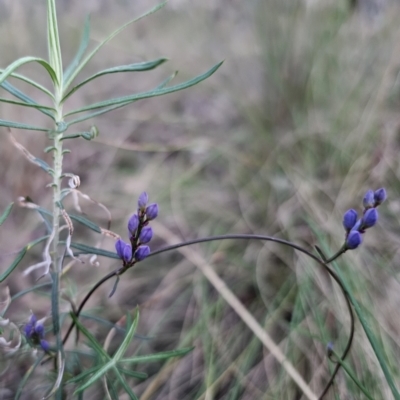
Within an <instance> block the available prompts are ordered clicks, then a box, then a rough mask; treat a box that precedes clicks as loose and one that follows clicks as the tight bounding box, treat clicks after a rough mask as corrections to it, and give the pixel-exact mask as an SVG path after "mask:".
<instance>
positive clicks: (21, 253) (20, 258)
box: [0, 247, 27, 282]
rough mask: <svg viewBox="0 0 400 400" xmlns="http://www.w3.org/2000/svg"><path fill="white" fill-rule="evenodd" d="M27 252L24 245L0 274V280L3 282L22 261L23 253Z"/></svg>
mask: <svg viewBox="0 0 400 400" xmlns="http://www.w3.org/2000/svg"><path fill="white" fill-rule="evenodd" d="M26 252H27V248H26V247H24V248H23V249H22V250H21V251H20V252H19V253H18V255H17V257H16V258H15V259H14V261H13V262H12V264H11V265H10V266H9V267H8V269H7V270H6V271H5V272H3V273H2V274H1V275H0V282H3V281H4V280H5V279H6V278H7V277H8V276H9V275H10V274H11V272H13V271H14V269H15V268H16V267H17V266H18V264H19V263H20V262H21V261H22V259H23V258H24V256H25V254H26Z"/></svg>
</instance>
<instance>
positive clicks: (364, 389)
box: [333, 352, 374, 400]
mask: <svg viewBox="0 0 400 400" xmlns="http://www.w3.org/2000/svg"><path fill="white" fill-rule="evenodd" d="M333 354H334V355H335V362H338V363H339V364H340V365H341V366H342V368H343V369H344V370H345V371H346V373H347V375H349V377H350V379H351V380H352V381H353V382H354V383H355V384H356V385H357V386H358V387H359V388H360V390H361V391H362V392H363V393H364V394H365V396H366V397H367V398H368V399H369V400H374V399H373V398H372V397H371V396H370V394H369V393H368V390H367V389H366V388H365V387H364V385H363V384H362V383H361V382H360V381H359V380H358V379H357V377H356V375H355V374H354V372H353V371H352V369H351V368H350V366H348V365H347V363H345V362H344V361H343V360H342V359H341V358H340V357H339V355H338V354H336V353H335V352H333Z"/></svg>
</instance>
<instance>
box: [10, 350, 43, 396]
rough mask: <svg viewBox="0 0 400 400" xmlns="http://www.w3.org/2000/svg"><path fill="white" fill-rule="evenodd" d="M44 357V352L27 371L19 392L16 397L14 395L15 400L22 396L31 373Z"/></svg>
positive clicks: (20, 383) (19, 386)
mask: <svg viewBox="0 0 400 400" xmlns="http://www.w3.org/2000/svg"><path fill="white" fill-rule="evenodd" d="M43 358H44V354H42V355H41V356H39V357H38V358H37V359H36V361H35V362H34V363H33V365H32V366H31V367H30V368H29V369H28V371H27V372H26V373H25V375H24V377H23V378H22V379H21V381H20V382H19V385H18V389H17V393H16V394H15V397H14V399H15V400H19V398H20V397H21V394H22V392H23V390H24V386H25V385H26V383H27V382H28V380H29V378H30V377H31V375H32V374H33V372H34V371H35V369H36V367H37V366H38V365H39V364H40V363H41V362H42V360H43Z"/></svg>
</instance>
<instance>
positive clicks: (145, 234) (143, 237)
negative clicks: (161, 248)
mask: <svg viewBox="0 0 400 400" xmlns="http://www.w3.org/2000/svg"><path fill="white" fill-rule="evenodd" d="M152 237H153V229H151V226H145V227H143V228H142V231H141V232H140V236H139V241H140V243H141V244H145V243H149V242H150V240H151V238H152Z"/></svg>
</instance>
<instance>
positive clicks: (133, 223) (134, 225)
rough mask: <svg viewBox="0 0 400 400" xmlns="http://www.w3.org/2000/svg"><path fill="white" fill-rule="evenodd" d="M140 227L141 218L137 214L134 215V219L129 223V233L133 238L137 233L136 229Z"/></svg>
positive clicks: (130, 219) (131, 218)
mask: <svg viewBox="0 0 400 400" xmlns="http://www.w3.org/2000/svg"><path fill="white" fill-rule="evenodd" d="M138 226H139V217H138V216H137V214H133V215H132V217H130V218H129V222H128V231H129V233H130V234H131V235H132V236H133V235H134V234H135V232H136V229H137V228H138Z"/></svg>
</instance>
